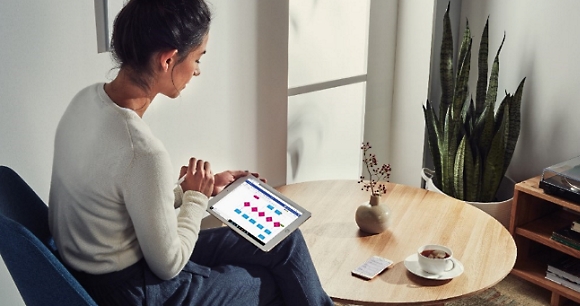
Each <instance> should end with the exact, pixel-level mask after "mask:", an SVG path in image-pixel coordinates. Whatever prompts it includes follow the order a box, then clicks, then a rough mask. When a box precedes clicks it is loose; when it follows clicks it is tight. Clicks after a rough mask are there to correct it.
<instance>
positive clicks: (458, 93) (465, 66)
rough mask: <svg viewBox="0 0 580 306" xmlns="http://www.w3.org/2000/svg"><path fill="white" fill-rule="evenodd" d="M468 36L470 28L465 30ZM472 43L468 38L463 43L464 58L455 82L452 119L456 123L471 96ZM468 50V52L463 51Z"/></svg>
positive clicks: (461, 60)
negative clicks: (469, 84) (469, 85)
mask: <svg viewBox="0 0 580 306" xmlns="http://www.w3.org/2000/svg"><path fill="white" fill-rule="evenodd" d="M465 33H466V35H469V28H467V29H466V30H465ZM471 43H472V39H471V38H470V37H468V36H467V37H466V40H464V41H463V43H462V47H461V49H462V51H464V52H463V53H464V54H463V57H461V58H460V65H459V71H458V72H457V79H456V80H455V89H454V92H453V102H452V109H451V110H452V112H451V118H452V119H453V120H455V121H457V120H459V118H460V117H461V110H462V108H463V106H464V105H465V102H466V100H467V95H468V94H469V89H468V83H469V70H470V67H471ZM464 48H466V50H463V49H464Z"/></svg>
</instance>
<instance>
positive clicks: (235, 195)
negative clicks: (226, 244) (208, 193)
mask: <svg viewBox="0 0 580 306" xmlns="http://www.w3.org/2000/svg"><path fill="white" fill-rule="evenodd" d="M208 212H209V213H211V214H212V215H214V216H216V217H217V218H218V219H220V220H221V221H222V222H223V223H225V224H227V225H228V226H229V227H230V228H232V229H233V230H235V231H236V232H238V233H239V234H240V235H242V236H243V237H245V238H246V239H248V240H249V241H250V242H252V243H253V244H254V245H256V246H257V247H259V248H260V249H262V250H264V251H269V250H271V249H272V248H273V247H274V246H275V245H277V244H278V243H279V242H280V241H282V240H283V239H284V238H285V237H287V236H288V235H290V233H292V231H294V230H295V229H296V228H298V227H299V226H300V224H302V223H304V221H306V220H307V219H308V218H310V212H308V211H307V210H305V209H304V208H302V207H300V206H299V205H298V204H296V203H294V202H293V201H292V200H290V199H288V198H286V197H285V196H284V195H282V194H280V193H279V192H278V191H277V190H276V189H274V188H272V187H271V186H269V185H267V184H266V183H264V182H262V181H260V180H258V179H256V178H255V177H253V176H251V175H250V176H246V177H243V178H240V179H238V180H237V181H236V182H234V183H232V184H231V185H229V186H228V187H227V188H225V189H224V190H223V191H222V192H220V193H219V194H218V195H217V196H215V197H214V198H212V199H210V201H209V205H208Z"/></svg>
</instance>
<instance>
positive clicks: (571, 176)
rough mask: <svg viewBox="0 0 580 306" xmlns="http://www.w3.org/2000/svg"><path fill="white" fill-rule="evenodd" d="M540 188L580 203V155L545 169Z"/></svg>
mask: <svg viewBox="0 0 580 306" xmlns="http://www.w3.org/2000/svg"><path fill="white" fill-rule="evenodd" d="M540 188H542V189H544V192H545V193H547V194H552V195H555V196H559V197H562V198H564V199H567V200H569V201H573V202H576V203H578V204H580V156H577V157H575V158H572V159H570V160H567V161H565V162H561V163H558V164H555V165H553V166H551V167H548V168H546V169H544V172H543V173H542V179H541V180H540Z"/></svg>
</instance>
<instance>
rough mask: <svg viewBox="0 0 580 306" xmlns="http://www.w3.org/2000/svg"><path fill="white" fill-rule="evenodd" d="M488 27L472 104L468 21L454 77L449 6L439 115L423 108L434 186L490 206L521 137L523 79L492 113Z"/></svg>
mask: <svg viewBox="0 0 580 306" xmlns="http://www.w3.org/2000/svg"><path fill="white" fill-rule="evenodd" d="M488 24H489V19H488V21H487V22H486V24H485V28H484V30H483V34H482V36H481V43H480V45H479V54H478V65H477V66H478V67H477V68H478V73H477V78H478V79H477V87H476V93H475V94H476V95H475V101H474V100H473V97H471V96H470V93H469V88H468V81H469V70H470V64H471V44H472V38H471V32H470V29H469V24H468V22H467V23H466V28H465V32H464V34H463V38H462V42H461V45H460V49H459V54H458V65H457V67H456V69H455V73H454V64H453V54H454V53H453V36H452V32H451V24H450V21H449V5H448V6H447V11H446V12H445V15H444V19H443V38H442V44H441V53H440V56H441V62H440V67H439V68H440V75H441V99H440V101H439V109H438V112H437V111H436V110H435V109H434V106H433V103H432V102H431V101H429V100H427V102H426V103H425V105H424V106H423V113H424V115H425V125H426V129H427V138H428V143H429V150H430V152H431V156H432V158H433V163H434V167H435V177H434V183H435V185H436V186H437V187H438V188H439V189H440V190H441V191H443V192H444V193H445V194H447V195H449V196H452V197H455V198H457V199H461V200H465V201H471V202H491V201H494V200H495V195H496V193H497V190H498V188H499V185H500V182H501V180H502V179H503V177H504V175H505V172H506V170H507V168H508V166H509V164H510V161H511V159H512V156H513V153H514V149H515V146H516V142H517V140H518V137H519V134H520V106H521V100H522V92H523V89H524V83H525V80H526V78H525V77H524V78H523V79H522V81H521V82H520V84H519V86H518V88H517V89H516V92H515V94H513V95H512V94H510V93H508V92H507V91H506V95H505V97H504V98H503V100H502V102H501V103H500V105H499V107H498V108H497V110H496V107H495V102H496V98H497V90H498V76H499V54H500V51H501V48H502V46H503V43H504V41H505V34H504V36H503V40H502V42H501V45H500V47H499V48H498V50H497V53H496V55H495V59H494V61H493V64H492V66H491V72H490V76H489V82H488V78H487V77H488Z"/></svg>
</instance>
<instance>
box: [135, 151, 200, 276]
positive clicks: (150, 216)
mask: <svg viewBox="0 0 580 306" xmlns="http://www.w3.org/2000/svg"><path fill="white" fill-rule="evenodd" d="M174 184H175V181H174V180H173V179H172V173H171V161H170V159H169V156H168V154H167V153H166V152H148V151H145V152H139V151H138V150H137V151H136V154H135V156H134V159H133V161H132V164H131V165H130V167H129V170H128V175H127V179H126V183H125V188H124V198H125V205H126V206H127V210H128V212H129V215H130V217H131V222H132V223H133V227H134V229H135V234H136V237H137V240H138V244H139V246H140V248H141V251H142V253H143V256H144V258H145V260H146V262H147V264H148V266H149V268H150V269H151V271H153V273H155V275H157V276H158V277H159V278H161V279H164V280H167V279H171V278H173V277H175V276H176V275H177V274H178V273H179V272H180V271H181V270H182V269H183V267H184V266H185V264H186V263H187V262H188V260H189V258H190V257H191V253H192V252H193V248H194V246H195V243H196V242H197V238H198V234H199V231H200V224H201V219H202V217H203V213H204V211H205V209H206V207H207V202H208V198H207V197H206V196H205V195H204V194H202V193H199V192H195V191H187V192H185V193H183V197H182V205H181V209H180V211H179V213H178V215H177V217H176V214H175V209H174V205H175V193H174V188H173V187H174ZM180 189H181V188H180Z"/></svg>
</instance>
